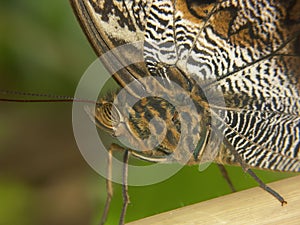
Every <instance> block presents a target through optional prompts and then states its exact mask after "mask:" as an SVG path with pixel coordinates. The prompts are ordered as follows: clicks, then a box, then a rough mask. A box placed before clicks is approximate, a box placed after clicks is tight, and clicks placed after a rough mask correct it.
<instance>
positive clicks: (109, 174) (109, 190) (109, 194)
mask: <svg viewBox="0 0 300 225" xmlns="http://www.w3.org/2000/svg"><path fill="white" fill-rule="evenodd" d="M112 151H113V146H112V145H111V146H110V148H109V150H108V158H107V174H106V191H107V197H106V202H105V207H104V211H103V214H102V218H101V222H100V225H103V224H105V221H106V219H107V215H108V211H109V208H110V202H111V199H112V196H113V187H112V182H111V178H112Z"/></svg>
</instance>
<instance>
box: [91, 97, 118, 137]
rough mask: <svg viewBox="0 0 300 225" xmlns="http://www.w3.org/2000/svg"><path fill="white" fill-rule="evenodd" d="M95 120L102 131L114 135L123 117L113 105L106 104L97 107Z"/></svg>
mask: <svg viewBox="0 0 300 225" xmlns="http://www.w3.org/2000/svg"><path fill="white" fill-rule="evenodd" d="M95 120H96V124H97V125H98V127H99V128H100V129H103V130H105V131H107V132H109V133H114V128H115V127H116V126H117V125H118V124H119V123H120V121H121V116H120V112H119V110H118V109H117V107H115V105H114V104H113V103H111V102H106V103H103V104H101V105H99V106H97V107H96V111H95Z"/></svg>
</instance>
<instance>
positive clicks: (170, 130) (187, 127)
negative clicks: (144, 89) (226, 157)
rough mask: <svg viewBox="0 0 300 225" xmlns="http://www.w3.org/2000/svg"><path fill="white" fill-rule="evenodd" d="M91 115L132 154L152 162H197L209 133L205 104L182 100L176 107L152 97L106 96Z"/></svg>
mask: <svg viewBox="0 0 300 225" xmlns="http://www.w3.org/2000/svg"><path fill="white" fill-rule="evenodd" d="M128 98H130V99H128ZM193 110H196V111H193ZM94 118H95V123H96V124H97V126H98V127H99V128H100V129H101V130H104V131H106V132H108V133H110V134H111V135H112V136H113V137H115V138H118V139H119V141H120V142H121V143H123V145H124V146H125V147H126V148H130V150H131V151H133V153H134V155H135V156H137V157H139V158H141V159H144V160H147V161H152V162H161V161H164V162H167V163H171V162H179V163H180V162H183V161H184V162H185V163H186V162H187V161H188V164H194V163H199V159H200V158H201V155H202V154H203V151H204V150H205V147H206V144H207V143H206V141H207V140H208V137H209V135H210V124H209V123H210V116H209V112H208V111H207V110H205V108H204V107H200V106H197V107H190V106H189V105H186V104H185V103H184V102H181V105H179V106H178V105H177V106H176V107H175V106H174V105H173V104H171V103H170V102H169V101H167V100H165V99H163V98H160V97H154V96H150V97H145V98H141V99H134V100H132V96H130V97H129V96H126V97H124V96H122V95H121V94H118V95H113V96H108V97H106V98H104V99H102V100H100V103H99V104H98V105H97V106H96V108H95V114H94Z"/></svg>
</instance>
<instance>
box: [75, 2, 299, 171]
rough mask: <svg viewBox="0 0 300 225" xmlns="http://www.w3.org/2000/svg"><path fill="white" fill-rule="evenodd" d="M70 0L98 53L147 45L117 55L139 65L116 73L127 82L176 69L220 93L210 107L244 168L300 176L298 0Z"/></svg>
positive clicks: (119, 59) (117, 76) (120, 79)
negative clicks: (247, 166) (130, 46)
mask: <svg viewBox="0 0 300 225" xmlns="http://www.w3.org/2000/svg"><path fill="white" fill-rule="evenodd" d="M71 2H72V5H73V7H74V9H75V11H76V12H77V15H78V18H79V20H80V22H81V24H82V26H83V27H84V30H85V31H86V34H87V36H88V38H89V40H90V42H91V43H92V45H93V46H94V49H95V50H96V52H97V54H98V55H101V54H103V53H105V52H107V51H108V50H110V49H113V48H114V47H118V46H121V45H124V44H128V43H132V42H136V41H138V42H139V41H141V42H142V43H143V46H142V47H141V46H139V47H137V48H133V49H132V51H127V52H125V53H118V54H116V60H117V61H119V62H122V63H123V64H124V63H125V65H127V64H126V63H127V62H126V59H132V58H135V57H138V59H137V60H135V61H139V60H140V61H142V62H141V63H137V64H135V65H130V66H127V67H126V68H125V69H122V70H120V71H118V73H116V74H115V79H116V80H117V81H118V82H119V84H121V86H123V87H124V86H126V84H128V83H129V82H131V81H133V80H136V79H139V78H141V77H145V76H149V75H155V76H156V75H159V76H163V77H166V78H168V77H171V78H172V76H173V74H174V73H170V72H169V73H168V69H169V68H176V69H177V70H179V71H180V72H179V73H176V77H177V78H178V77H180V76H182V77H183V78H182V79H181V81H185V80H190V79H192V80H195V81H196V82H198V83H200V86H201V88H202V89H203V90H204V92H206V93H211V90H217V91H219V92H222V93H223V98H224V102H225V104H218V103H219V102H218V100H215V101H213V104H211V105H210V107H211V113H212V116H213V117H214V118H216V120H217V122H216V124H215V126H217V127H218V129H220V131H222V132H223V135H224V137H225V138H226V139H227V140H228V141H229V143H230V144H231V145H232V146H233V147H234V148H235V149H236V150H237V152H238V153H239V154H240V156H241V157H242V158H243V160H244V161H245V162H246V163H248V164H249V165H250V166H252V167H257V168H262V169H272V170H280V171H298V172H299V171H300V153H299V144H300V121H299V120H300V118H299V115H300V101H299V100H300V98H299V97H300V96H299V95H300V94H299V90H300V88H299V77H300V69H299V65H300V57H299V53H300V49H299V44H300V41H299V40H300V38H299V33H300V25H299V24H300V16H299V13H298V12H299V10H300V3H299V2H300V1H298V0H288V1H284V0H274V1H272V0H259V1H254V0H247V1H237V0H223V1H203V2H201V1H191V0H189V1H178V0H177V1H174V0H173V1H172V0H164V1H158V0H152V1H146V0H144V1H142V0H140V1H138V0H137V1H126V0H125V1H96V0H71ZM104 63H105V65H106V66H107V67H108V68H110V69H111V66H112V63H111V62H110V61H109V59H107V60H106V61H105V60H104ZM162 68H163V69H162ZM111 70H112V71H114V70H113V69H111ZM169 71H170V70H169ZM140 88H143V85H142V84H141V87H140ZM185 88H187V89H189V88H190V87H185ZM228 157H231V156H229V155H228ZM231 161H232V162H233V161H234V159H231Z"/></svg>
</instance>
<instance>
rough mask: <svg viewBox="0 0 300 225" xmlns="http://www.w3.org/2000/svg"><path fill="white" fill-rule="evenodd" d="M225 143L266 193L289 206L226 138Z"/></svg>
mask: <svg viewBox="0 0 300 225" xmlns="http://www.w3.org/2000/svg"><path fill="white" fill-rule="evenodd" d="M223 141H224V143H225V145H226V147H228V148H229V150H230V152H231V153H232V154H233V155H234V157H235V159H236V160H237V161H238V162H239V163H240V165H241V167H242V168H243V170H244V171H245V172H247V173H248V174H249V175H250V176H251V177H253V178H254V180H255V181H256V182H257V183H258V184H259V187H261V188H262V189H264V190H265V191H267V192H269V193H270V194H271V195H273V196H274V197H275V198H276V199H277V200H278V201H280V203H281V205H284V204H287V202H286V201H285V200H284V198H283V197H282V196H281V195H280V194H278V193H277V192H276V191H275V190H273V189H272V188H270V187H269V186H267V185H266V184H265V183H264V182H263V181H262V180H261V179H260V178H259V177H258V176H257V175H256V174H255V173H254V172H253V171H252V170H251V169H250V168H249V165H247V164H246V163H245V161H244V160H243V159H242V157H241V156H240V155H239V153H238V152H237V151H236V150H235V148H234V147H233V146H232V145H231V144H230V142H229V141H228V140H227V139H226V138H224V140H223Z"/></svg>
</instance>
